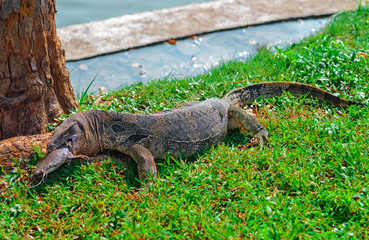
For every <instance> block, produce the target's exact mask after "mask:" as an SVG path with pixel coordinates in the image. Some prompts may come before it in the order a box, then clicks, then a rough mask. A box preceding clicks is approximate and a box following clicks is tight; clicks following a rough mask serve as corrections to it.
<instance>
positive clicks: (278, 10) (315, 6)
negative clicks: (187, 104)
mask: <svg viewBox="0 0 369 240" xmlns="http://www.w3.org/2000/svg"><path fill="white" fill-rule="evenodd" d="M355 8H357V3H356V0H257V1H255V0H217V1H212V2H205V3H196V4H191V5H185V6H180V7H174V8H168V9H161V10H155V11H150V12H142V13H137V14H131V15H124V16H121V17H115V18H110V19H106V20H102V21H96V22H90V23H85V24H79V25H72V26H68V27H64V28H61V29H58V35H59V38H60V40H61V42H62V46H63V48H64V49H65V51H66V59H67V60H78V59H83V58H88V57H93V56H97V55H102V54H107V53H112V52H117V51H121V50H126V49H130V48H136V47H142V46H145V45H148V44H153V43H159V42H163V41H166V40H169V39H176V38H182V37H186V36H190V35H193V34H200V33H207V32H213V31H219V30H224V29H232V28H237V27H243V26H248V25H255V24H261V23H267V22H272V21H280V20H287V19H294V18H307V17H314V16H326V15H329V14H333V13H336V12H339V11H343V10H351V9H355Z"/></svg>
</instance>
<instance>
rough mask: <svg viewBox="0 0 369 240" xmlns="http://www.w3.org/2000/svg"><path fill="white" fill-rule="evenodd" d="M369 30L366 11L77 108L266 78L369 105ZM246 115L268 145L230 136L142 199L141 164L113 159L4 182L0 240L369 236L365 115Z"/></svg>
mask: <svg viewBox="0 0 369 240" xmlns="http://www.w3.org/2000/svg"><path fill="white" fill-rule="evenodd" d="M368 33H369V8H368V6H362V7H359V8H358V9H357V10H356V11H352V12H345V13H342V14H339V15H337V16H335V17H334V18H333V20H332V22H331V23H330V24H329V25H328V26H327V27H326V28H325V30H323V31H322V32H321V33H318V34H316V35H314V36H312V37H309V38H307V39H305V40H304V41H302V42H301V43H298V44H293V45H292V46H290V47H288V48H286V49H278V48H275V49H270V50H268V49H261V50H260V51H259V53H258V54H257V55H256V56H253V57H252V58H251V59H250V60H249V61H247V62H238V61H232V62H226V63H224V64H222V65H221V66H219V67H217V68H215V69H212V70H211V71H210V72H208V73H205V74H203V75H199V76H196V77H191V78H186V79H182V80H176V81H169V80H166V79H163V80H157V81H153V82H151V83H150V84H136V85H132V86H129V87H126V88H124V89H121V90H119V91H116V92H110V93H108V94H106V95H104V96H103V98H102V101H101V103H100V104H98V105H96V104H95V105H94V104H93V103H94V100H93V99H92V98H89V97H85V98H83V99H81V102H82V107H81V110H79V111H82V110H87V109H107V110H111V111H119V112H129V113H152V112H157V111H162V110H166V109H170V108H174V107H175V106H177V105H179V104H181V103H183V102H186V101H192V100H204V99H207V98H210V97H222V96H224V95H225V94H226V93H227V92H229V91H230V90H233V89H235V88H238V87H241V86H246V85H249V84H252V83H258V82H263V81H291V82H301V83H307V84H312V85H314V86H317V87H320V88H322V89H325V90H328V91H330V92H332V93H335V94H337V95H338V96H341V97H344V98H346V99H349V100H355V101H360V102H363V103H365V104H368V103H369V101H368V99H369V84H368V82H369V58H368V57H369V37H368ZM247 108H248V109H249V110H250V111H252V112H253V113H255V115H256V116H257V118H258V119H259V120H260V122H261V123H262V124H263V125H264V126H265V127H266V129H267V130H268V131H269V132H270V133H271V134H272V136H271V137H270V143H269V145H267V146H263V147H253V148H249V149H246V148H245V147H243V146H245V145H247V144H248V143H249V142H250V136H249V135H248V134H247V133H245V132H240V131H234V132H230V133H229V134H228V136H227V138H226V139H225V140H224V141H223V142H222V143H220V144H218V145H216V146H213V147H212V148H211V149H210V150H208V151H205V152H201V153H199V154H197V155H196V156H193V157H191V158H188V159H173V158H170V159H166V160H163V161H159V162H158V163H157V164H158V173H159V177H158V180H157V181H156V182H155V184H154V185H153V186H152V187H151V188H149V189H146V191H142V192H141V191H137V187H139V182H138V180H137V177H138V175H137V166H136V165H135V164H134V163H133V162H128V164H125V165H123V164H121V163H120V162H119V161H118V160H117V159H116V155H114V154H113V155H112V157H111V158H110V159H107V160H105V161H99V162H94V163H88V164H82V163H80V162H78V161H74V162H73V163H72V164H71V165H69V166H68V165H66V166H64V167H62V168H60V169H59V170H57V171H56V172H54V173H52V174H50V176H49V178H48V179H47V181H46V183H45V184H43V185H41V186H39V187H37V188H33V189H27V188H26V187H25V185H26V180H27V176H28V175H29V173H30V171H24V170H21V169H20V168H15V169H14V170H13V171H12V172H11V173H7V174H3V175H1V179H0V197H1V202H2V203H1V205H0V236H1V238H4V239H23V238H32V237H35V238H40V237H42V238H46V239H51V238H67V239H72V238H81V239H85V238H107V239H111V238H126V239H153V238H155V239H156V238H157V239H165V238H174V239H207V238H208V239H230V238H231V239H245V238H250V239H260V238H265V239H301V238H323V239H337V238H353V239H355V238H356V239H368V238H369V186H368V185H369V184H368V183H369V138H368V136H369V111H368V110H369V108H368V107H367V106H366V107H356V106H351V107H349V108H337V107H334V106H331V105H330V104H327V103H325V102H320V101H317V100H314V99H310V98H306V97H299V98H296V97H292V96H291V95H290V94H287V93H286V94H285V95H284V96H281V97H277V98H274V99H264V100H258V101H256V102H254V103H252V104H250V105H248V106H247ZM50 127H52V126H50ZM126 165H128V167H127V166H126Z"/></svg>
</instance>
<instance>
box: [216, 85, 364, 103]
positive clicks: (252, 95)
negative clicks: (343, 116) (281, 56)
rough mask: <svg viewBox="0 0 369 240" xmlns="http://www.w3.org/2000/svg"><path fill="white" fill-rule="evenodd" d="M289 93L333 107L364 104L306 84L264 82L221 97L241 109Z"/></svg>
mask: <svg viewBox="0 0 369 240" xmlns="http://www.w3.org/2000/svg"><path fill="white" fill-rule="evenodd" d="M284 91H286V92H289V93H291V94H292V95H293V96H301V95H305V94H307V95H308V96H311V97H314V98H317V99H319V100H322V101H326V102H329V103H331V104H333V105H335V106H344V107H347V106H350V105H360V106H364V104H362V103H360V102H354V101H349V100H346V99H344V98H340V97H336V96H334V95H333V94H330V93H329V92H327V91H325V90H322V89H320V88H317V87H313V86H310V85H307V84H302V83H295V82H264V83H257V84H253V85H250V86H246V87H242V88H238V89H235V90H233V91H231V92H229V93H228V94H227V95H225V96H224V97H223V99H224V100H226V101H228V102H230V103H231V104H235V105H239V106H240V107H243V106H244V105H246V104H247V103H250V102H253V101H254V100H255V99H257V98H269V97H276V96H280V95H283V92H284Z"/></svg>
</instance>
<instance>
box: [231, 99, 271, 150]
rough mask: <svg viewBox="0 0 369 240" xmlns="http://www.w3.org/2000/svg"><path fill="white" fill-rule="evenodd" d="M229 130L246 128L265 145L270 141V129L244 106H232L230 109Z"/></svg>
mask: <svg viewBox="0 0 369 240" xmlns="http://www.w3.org/2000/svg"><path fill="white" fill-rule="evenodd" d="M227 128H228V129H229V130H233V129H238V128H245V129H246V130H247V131H248V132H250V133H251V134H252V136H253V138H254V139H255V140H257V141H258V143H259V144H260V145H261V146H263V145H264V143H266V142H269V139H268V136H269V133H268V131H267V130H266V129H265V128H264V127H263V126H262V125H261V124H260V123H259V122H258V120H257V119H256V118H255V117H254V116H252V115H251V114H249V113H247V112H246V111H245V110H243V109H242V108H239V107H236V106H230V107H229V109H228V127H227Z"/></svg>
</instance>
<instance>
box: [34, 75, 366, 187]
mask: <svg viewBox="0 0 369 240" xmlns="http://www.w3.org/2000/svg"><path fill="white" fill-rule="evenodd" d="M284 91H287V92H290V93H291V94H292V95H295V96H300V95H304V94H308V95H309V96H312V97H315V98H317V99H319V100H323V101H327V102H330V103H332V104H334V105H337V106H349V105H360V103H358V102H352V101H348V100H345V99H342V98H338V97H336V96H334V95H332V94H330V93H328V92H326V91H324V90H321V89H319V88H315V87H312V86H309V85H306V84H300V83H289V82H267V83H260V84H254V85H251V86H247V87H243V88H240V89H236V90H234V91H231V92H230V93H228V94H227V95H226V96H225V97H224V98H222V99H217V98H211V99H208V100H205V101H203V102H190V103H187V104H184V105H182V106H181V107H179V108H176V109H172V110H169V111H164V112H159V113H155V114H144V115H141V114H125V113H117V112H109V111H96V110H91V111H86V112H82V113H78V114H76V115H74V116H72V117H70V118H68V119H67V120H66V121H65V122H63V123H62V124H61V125H60V126H59V127H58V128H56V130H55V132H54V135H53V137H52V139H51V141H50V143H49V145H48V148H47V150H48V152H49V153H52V152H53V151H60V150H58V149H61V148H65V147H68V148H69V151H70V152H71V153H73V154H72V155H74V156H76V155H86V156H94V155H96V154H99V153H101V152H102V151H103V150H105V149H110V150H117V151H120V152H122V153H124V154H127V155H129V156H131V157H132V159H133V160H134V161H136V162H137V164H138V172H139V177H140V180H141V181H142V182H143V183H145V185H146V186H149V185H150V184H151V183H152V181H154V180H155V178H156V165H155V159H162V158H163V157H165V156H167V155H168V154H171V155H172V156H174V157H179V156H190V155H193V154H195V153H197V152H200V151H202V150H204V149H207V148H209V147H210V146H212V145H214V144H217V143H219V142H220V141H221V140H222V139H223V138H224V137H225V135H226V133H227V130H229V129H238V128H245V129H246V130H247V131H249V132H250V133H252V134H253V136H254V137H255V138H257V140H258V141H259V143H260V144H261V145H262V144H264V142H267V141H269V140H268V135H269V133H268V132H267V130H265V128H264V127H263V126H262V125H260V123H259V122H258V121H257V119H256V118H255V117H253V116H251V115H249V114H248V113H246V111H244V110H243V109H242V107H243V106H244V105H245V104H247V103H249V102H252V101H254V100H255V99H257V98H267V97H275V96H279V95H282V94H283V92H284ZM63 151H64V150H63ZM50 155H51V156H54V157H50V158H45V159H44V160H43V162H44V161H45V162H46V164H43V166H53V168H55V167H56V166H55V164H57V163H58V162H60V164H62V162H63V161H65V156H66V155H65V154H64V155H63V157H61V158H60V160H59V159H57V158H55V156H58V154H54V155H53V154H50ZM50 155H49V156H50ZM59 155H62V154H59ZM48 162H52V164H48ZM38 170H39V172H40V171H41V172H48V169H47V168H44V169H43V168H40V169H39V168H38Z"/></svg>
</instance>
